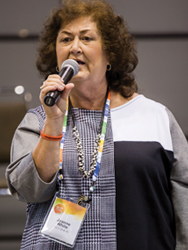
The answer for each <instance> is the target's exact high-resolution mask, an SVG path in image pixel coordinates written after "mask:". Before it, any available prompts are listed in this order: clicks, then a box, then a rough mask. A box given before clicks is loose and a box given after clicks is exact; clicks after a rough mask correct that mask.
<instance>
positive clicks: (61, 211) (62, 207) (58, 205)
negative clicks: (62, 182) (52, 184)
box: [40, 196, 89, 248]
mask: <svg viewBox="0 0 188 250" xmlns="http://www.w3.org/2000/svg"><path fill="white" fill-rule="evenodd" d="M88 209H89V204H88V203H81V205H78V204H76V203H74V202H72V201H70V200H67V199H61V198H59V197H57V196H56V197H55V200H53V202H52V205H51V207H50V209H49V211H48V214H47V216H46V218H45V220H44V223H43V225H42V228H41V231H40V233H41V234H42V236H44V237H47V238H49V239H51V240H54V241H56V242H59V243H61V244H63V245H66V246H68V247H71V248H72V247H74V245H75V242H76V238H77V236H78V233H79V230H80V228H81V226H82V223H83V221H84V218H85V215H86V212H87V210H88Z"/></svg>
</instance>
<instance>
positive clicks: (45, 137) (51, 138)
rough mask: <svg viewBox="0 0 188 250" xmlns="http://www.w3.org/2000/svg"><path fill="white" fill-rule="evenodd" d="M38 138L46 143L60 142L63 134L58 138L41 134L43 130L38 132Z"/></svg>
mask: <svg viewBox="0 0 188 250" xmlns="http://www.w3.org/2000/svg"><path fill="white" fill-rule="evenodd" d="M40 136H41V137H42V138H43V139H46V140H48V141H60V140H61V138H62V137H63V133H62V134H61V135H59V136H51V135H46V134H44V133H43V130H41V131H40Z"/></svg>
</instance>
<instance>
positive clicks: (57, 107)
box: [40, 74, 74, 119]
mask: <svg viewBox="0 0 188 250" xmlns="http://www.w3.org/2000/svg"><path fill="white" fill-rule="evenodd" d="M73 87H74V84H73V83H68V84H67V85H64V81H63V80H62V78H61V77H60V76H59V75H57V74H54V75H49V76H48V78H47V79H46V80H45V81H44V82H43V85H42V87H41V92H40V101H41V103H42V105H43V107H44V110H45V112H46V116H47V118H51V119H57V118H61V117H62V116H63V117H64V114H65V111H66V106H67V97H68V95H69V94H70V91H71V89H72V88H73ZM56 89H57V90H59V91H62V94H61V96H60V98H59V100H58V101H57V102H56V104H54V105H53V106H52V107H49V106H47V105H46V104H45V103H44V97H45V96H46V94H47V93H48V92H49V91H54V90H56Z"/></svg>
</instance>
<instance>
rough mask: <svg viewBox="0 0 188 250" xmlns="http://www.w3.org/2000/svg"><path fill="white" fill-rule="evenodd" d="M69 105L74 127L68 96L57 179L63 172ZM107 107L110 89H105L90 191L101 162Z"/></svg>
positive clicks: (61, 177) (60, 177) (92, 190)
mask: <svg viewBox="0 0 188 250" xmlns="http://www.w3.org/2000/svg"><path fill="white" fill-rule="evenodd" d="M69 106H70V110H71V114H72V121H73V128H74V127H75V119H74V115H73V111H72V104H71V101H70V98H67V109H66V113H65V119H64V123H63V137H62V140H61V144H60V162H59V173H60V174H59V179H60V180H62V179H63V172H62V163H63V147H64V142H65V135H66V128H67V116H68V109H69ZM109 107H110V91H109V89H107V92H106V98H105V103H104V107H103V112H102V117H101V122H100V128H99V129H100V131H99V133H100V134H101V135H100V141H99V149H98V152H97V159H96V164H95V166H96V168H95V169H94V170H93V171H92V172H94V174H93V176H92V184H91V187H90V189H89V190H90V192H91V193H92V192H94V184H95V182H96V180H97V177H98V173H99V169H100V164H101V157H102V152H103V146H104V139H105V134H106V126H107V120H108V113H109Z"/></svg>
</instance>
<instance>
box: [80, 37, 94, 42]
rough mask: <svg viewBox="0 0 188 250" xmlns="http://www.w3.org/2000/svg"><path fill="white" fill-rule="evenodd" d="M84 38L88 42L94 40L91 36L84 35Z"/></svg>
mask: <svg viewBox="0 0 188 250" xmlns="http://www.w3.org/2000/svg"><path fill="white" fill-rule="evenodd" d="M82 40H84V41H86V42H90V41H92V38H91V37H89V36H83V37H82Z"/></svg>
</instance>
